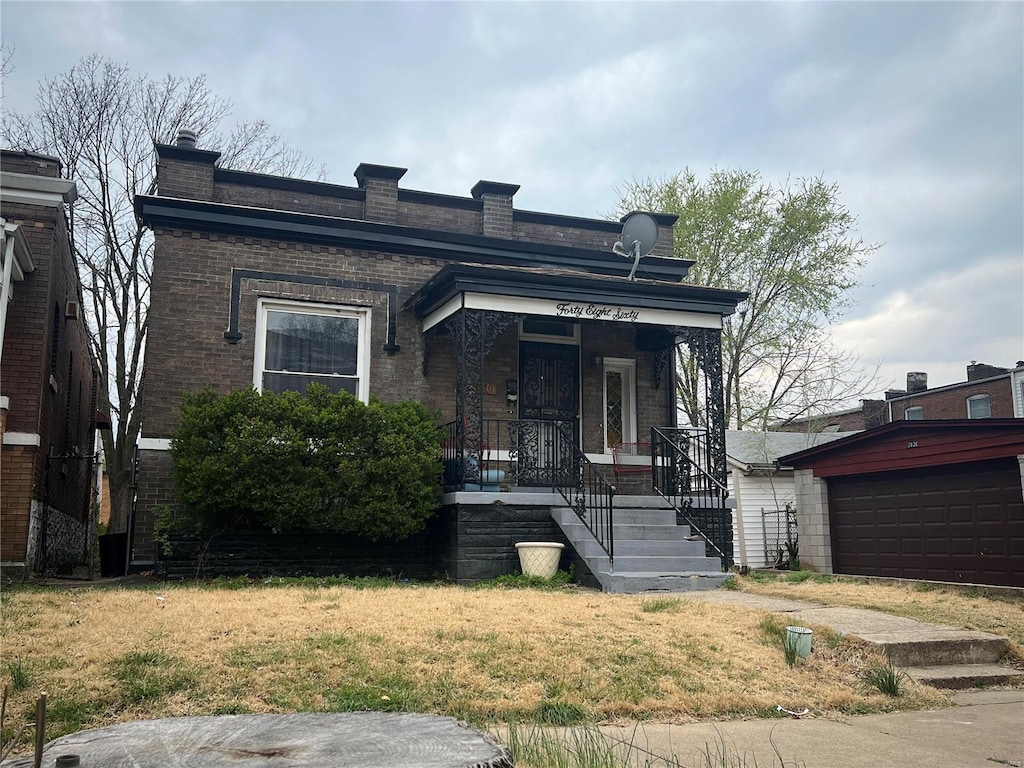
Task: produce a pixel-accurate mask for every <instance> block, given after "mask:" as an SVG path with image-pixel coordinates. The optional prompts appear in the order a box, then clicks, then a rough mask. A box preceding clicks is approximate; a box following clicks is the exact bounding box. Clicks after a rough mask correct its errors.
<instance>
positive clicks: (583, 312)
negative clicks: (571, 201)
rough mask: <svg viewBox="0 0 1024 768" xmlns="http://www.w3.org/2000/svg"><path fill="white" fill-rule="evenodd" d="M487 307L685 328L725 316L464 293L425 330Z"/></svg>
mask: <svg viewBox="0 0 1024 768" xmlns="http://www.w3.org/2000/svg"><path fill="white" fill-rule="evenodd" d="M463 307H465V308H466V309H485V310H490V311H493V312H511V313H515V314H522V315H540V316H544V317H563V318H565V319H567V320H603V321H605V322H613V323H635V324H637V325H676V326H682V327H686V328H718V329H720V328H721V327H722V316H721V315H719V314H717V313H714V314H712V313H703V312H686V311H682V310H671V309H647V308H644V307H631V306H629V305H628V304H602V303H598V302H593V303H587V302H578V301H559V300H558V299H532V298H526V297H524V296H498V295H493V294H488V293H470V292H468V291H467V292H465V293H463V294H461V296H456V297H454V298H453V299H451V300H449V301H448V302H446V303H445V304H444V305H443V306H441V307H439V308H438V309H436V310H434V311H433V312H431V313H430V314H429V315H427V316H426V317H425V318H423V330H424V331H427V330H429V329H430V328H433V327H434V326H435V325H437V324H438V323H440V322H441V321H442V320H444V319H446V318H447V317H449V316H450V315H453V314H455V313H456V312H457V311H458V310H459V309H461V308H463Z"/></svg>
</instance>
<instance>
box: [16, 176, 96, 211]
mask: <svg viewBox="0 0 1024 768" xmlns="http://www.w3.org/2000/svg"><path fill="white" fill-rule="evenodd" d="M0 196H2V197H3V199H4V200H8V201H10V202H12V203H28V204H29V205H46V206H49V207H51V208H55V207H59V206H62V205H64V203H73V202H75V200H77V199H78V187H76V186H75V182H73V181H69V180H68V179H54V178H52V177H50V176H35V175H33V174H31V173H15V172H13V171H0Z"/></svg>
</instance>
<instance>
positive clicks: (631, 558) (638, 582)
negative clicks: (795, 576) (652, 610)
mask: <svg viewBox="0 0 1024 768" xmlns="http://www.w3.org/2000/svg"><path fill="white" fill-rule="evenodd" d="M551 516H552V517H553V518H554V520H555V521H556V522H557V523H558V525H559V527H560V528H561V529H562V532H563V533H564V534H565V536H566V538H567V539H568V540H569V542H570V543H571V544H572V546H573V549H575V550H576V554H577V555H579V556H580V558H582V559H583V561H584V562H585V563H586V564H587V567H588V568H589V569H590V571H591V573H593V574H594V577H595V578H596V579H597V580H598V582H599V583H600V584H601V588H602V589H603V590H604V591H605V592H614V593H620V594H636V593H640V592H690V591H694V590H707V589H716V588H717V587H719V586H721V585H722V583H724V582H725V580H726V578H728V574H726V573H722V564H721V561H720V560H719V559H717V558H709V557H706V556H705V554H704V551H705V550H704V541H703V540H702V539H700V540H694V541H690V540H689V539H688V538H687V537H688V536H689V535H690V529H689V526H686V525H676V512H675V510H674V509H672V508H671V507H670V506H668V504H667V503H666V502H665V501H664V500H663V499H661V498H660V497H656V496H624V495H623V496H616V497H615V509H614V517H613V519H614V536H615V562H614V568H612V564H611V563H610V562H609V560H608V556H607V555H606V554H605V553H604V550H603V549H602V547H601V545H600V544H598V542H597V541H596V539H594V537H593V535H591V533H590V531H588V530H587V527H586V525H584V524H583V522H582V521H581V520H580V519H579V517H578V516H577V515H576V513H575V512H574V511H573V510H572V509H570V508H568V507H555V508H553V509H552V510H551Z"/></svg>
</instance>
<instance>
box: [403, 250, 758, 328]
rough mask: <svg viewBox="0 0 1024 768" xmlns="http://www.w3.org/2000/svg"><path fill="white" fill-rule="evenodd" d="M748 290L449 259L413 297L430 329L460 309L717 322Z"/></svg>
mask: <svg viewBox="0 0 1024 768" xmlns="http://www.w3.org/2000/svg"><path fill="white" fill-rule="evenodd" d="M746 297H747V294H746V293H742V292H739V291H726V290H721V289H717V288H702V287H698V286H693V285H685V284H683V283H677V282H668V281H663V280H636V281H628V280H626V279H625V278H623V277H608V276H604V275H592V274H587V273H584V272H579V271H570V270H557V269H546V268H528V267H505V266H496V265H487V266H482V265H478V264H462V263H457V264H449V265H447V266H445V267H444V268H443V269H441V270H440V271H439V272H438V273H437V274H436V275H434V276H433V277H432V278H431V279H430V280H428V281H427V282H426V283H425V284H424V285H423V286H422V287H421V288H420V289H419V290H418V291H417V292H416V293H415V294H413V296H411V297H410V299H409V300H408V301H407V302H406V307H410V306H411V307H412V308H413V309H414V311H415V313H416V317H418V318H420V319H422V320H423V329H424V330H428V329H429V328H431V327H433V326H434V325H436V324H437V323H439V322H441V321H442V320H444V319H445V318H446V317H448V316H450V315H452V314H454V313H455V312H457V311H458V310H460V309H485V310H491V311H497V312H515V313H519V314H528V315H544V316H550V317H565V318H568V319H573V320H599V321H606V322H627V323H639V324H650V325H672V326H687V327H695V328H721V327H722V317H723V316H725V315H730V314H732V313H733V312H734V311H735V309H736V305H737V304H738V303H739V302H740V301H742V300H743V299H745V298H746Z"/></svg>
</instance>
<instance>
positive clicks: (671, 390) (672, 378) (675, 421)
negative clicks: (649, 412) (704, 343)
mask: <svg viewBox="0 0 1024 768" xmlns="http://www.w3.org/2000/svg"><path fill="white" fill-rule="evenodd" d="M678 342H679V339H677V338H676V337H675V336H673V337H672V351H671V352H670V353H669V358H670V364H669V367H668V412H669V426H670V427H672V428H673V429H675V428H677V427H678V426H679V402H678V401H677V400H676V344H677V343H678Z"/></svg>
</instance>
